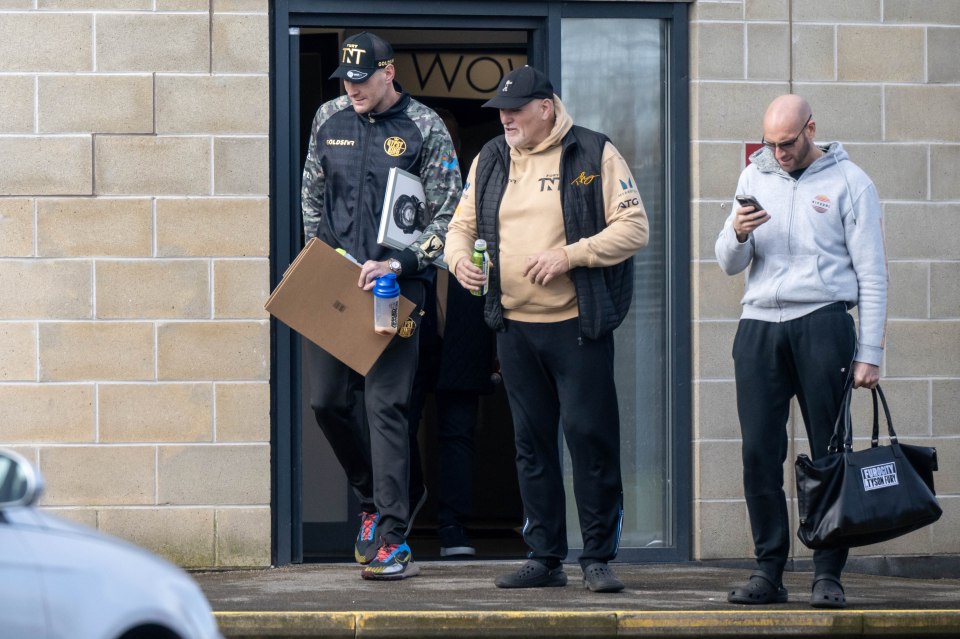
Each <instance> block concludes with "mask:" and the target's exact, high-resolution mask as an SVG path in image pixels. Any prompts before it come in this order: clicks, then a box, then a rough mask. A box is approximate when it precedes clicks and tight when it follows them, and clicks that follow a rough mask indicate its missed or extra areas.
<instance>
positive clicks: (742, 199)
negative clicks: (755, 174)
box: [737, 195, 766, 213]
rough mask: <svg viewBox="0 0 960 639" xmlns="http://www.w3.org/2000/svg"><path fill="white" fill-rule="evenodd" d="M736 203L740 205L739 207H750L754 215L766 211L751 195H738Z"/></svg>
mask: <svg viewBox="0 0 960 639" xmlns="http://www.w3.org/2000/svg"><path fill="white" fill-rule="evenodd" d="M737 202H738V203H739V204H740V206H752V207H753V211H754V213H756V212H757V211H766V209H765V208H763V206H762V205H761V204H760V202H757V198H755V197H753V196H752V195H738V196H737Z"/></svg>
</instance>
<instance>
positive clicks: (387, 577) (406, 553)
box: [360, 542, 420, 581]
mask: <svg viewBox="0 0 960 639" xmlns="http://www.w3.org/2000/svg"><path fill="white" fill-rule="evenodd" d="M419 574H420V567H419V566H418V565H416V564H415V563H413V553H412V552H411V551H410V546H408V545H407V544H406V543H402V544H388V543H385V542H384V543H382V544H381V545H380V548H379V550H378V551H377V556H376V558H374V560H373V561H371V562H370V564H369V565H367V566H366V567H365V568H364V569H363V570H361V571H360V576H361V577H363V578H364V579H381V580H384V581H392V580H397V579H406V578H407V577H414V576H416V575H419Z"/></svg>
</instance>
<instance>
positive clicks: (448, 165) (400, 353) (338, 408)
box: [301, 33, 461, 580]
mask: <svg viewBox="0 0 960 639" xmlns="http://www.w3.org/2000/svg"><path fill="white" fill-rule="evenodd" d="M395 74H396V70H395V68H394V65H393V48H392V47H391V46H390V44H388V43H387V42H386V41H385V40H383V39H382V38H379V37H378V36H376V35H374V34H371V33H360V34H357V35H354V36H352V37H350V38H347V39H346V40H345V41H344V43H343V47H342V49H341V57H340V66H339V67H338V68H337V70H336V71H334V73H333V75H332V76H331V77H335V78H341V79H342V80H343V86H344V91H345V93H346V95H344V96H340V97H339V98H336V99H334V100H331V101H330V102H327V103H325V104H324V105H322V106H321V107H320V109H319V110H318V111H317V115H316V117H315V118H314V121H313V129H312V132H311V135H310V144H309V149H308V152H307V159H306V164H305V166H304V170H303V189H302V194H301V195H302V205H303V228H304V232H305V234H306V237H307V238H308V239H309V238H313V237H318V238H320V239H321V240H323V241H324V242H325V243H327V244H329V245H330V246H332V247H334V248H343V249H345V250H346V251H347V252H348V253H350V254H351V255H353V256H355V257H356V258H357V260H359V261H360V262H362V268H361V271H360V280H359V282H358V285H359V286H360V287H362V288H364V289H367V290H369V289H372V288H373V285H374V282H375V280H376V278H378V277H380V276H381V275H385V274H387V273H391V272H392V273H395V274H396V276H397V279H398V281H399V283H400V289H401V291H402V293H403V295H404V296H405V297H407V298H408V299H410V300H411V301H413V302H415V303H416V304H417V307H418V308H420V307H421V306H422V304H423V299H424V294H425V283H426V282H427V281H428V278H430V277H432V276H433V274H432V269H429V268H428V266H429V265H430V263H431V262H432V261H433V259H434V258H436V257H437V256H439V255H440V254H441V253H442V252H443V243H444V238H445V236H446V231H447V225H448V224H449V221H450V217H451V215H452V214H453V210H454V208H455V207H456V204H457V201H458V200H459V198H460V191H461V178H460V168H459V165H458V161H457V155H456V152H455V151H454V147H453V142H452V141H451V139H450V135H449V133H448V132H447V129H446V127H445V126H444V124H443V121H442V120H441V119H440V117H439V116H437V114H436V113H434V112H433V111H432V110H430V109H429V108H427V107H426V106H424V105H423V104H421V103H419V102H417V101H416V100H414V99H412V98H411V97H410V95H409V94H408V93H406V92H405V91H404V90H403V88H402V87H400V85H399V84H397V83H396V82H395V81H394V77H395ZM392 167H399V168H401V169H403V170H405V171H407V172H409V173H412V174H414V175H418V176H419V177H420V179H421V182H422V183H423V187H424V192H425V199H426V202H425V203H424V206H425V212H426V216H425V217H426V220H427V221H428V222H427V223H426V225H425V228H423V230H422V233H421V234H420V236H419V237H418V238H417V240H415V241H414V242H413V243H412V244H411V245H410V246H409V247H407V248H406V249H404V250H402V251H397V250H393V249H389V248H385V247H383V246H380V245H379V244H378V243H377V231H378V229H379V224H380V212H381V210H382V207H383V199H384V192H385V189H386V185H387V177H388V174H389V171H390V169H391V168H392ZM371 330H372V329H371ZM418 340H419V335H418V333H417V331H415V330H413V331H410V330H403V329H401V330H400V332H399V334H398V335H397V336H396V337H394V338H393V340H392V341H391V342H390V344H389V346H388V347H387V349H386V350H385V351H384V353H383V354H382V355H381V356H380V358H379V359H378V360H377V362H376V363H375V364H374V366H373V368H371V369H370V372H369V373H368V374H367V376H366V378H364V377H361V376H360V375H358V374H357V373H355V372H354V371H352V370H351V369H350V368H348V367H347V366H346V365H345V364H343V363H341V362H340V361H338V360H337V359H335V358H334V357H332V356H331V355H329V354H328V353H326V352H325V351H323V350H322V349H320V348H318V347H316V346H314V345H312V344H308V346H307V364H308V372H309V384H310V387H309V393H310V405H311V407H312V408H313V410H314V412H315V414H316V417H317V422H318V424H319V425H320V428H321V430H323V433H324V435H326V437H327V440H328V441H329V442H330V446H331V448H332V449H333V451H334V454H335V455H336V456H337V459H338V461H339V462H340V464H341V465H342V466H343V468H344V471H345V472H346V475H347V478H348V480H349V482H350V485H351V487H352V488H353V490H354V492H355V493H356V495H357V497H358V498H359V500H360V506H361V510H362V513H361V526H360V532H359V534H358V535H357V540H356V549H355V557H356V560H357V561H358V562H359V563H360V564H363V565H364V568H363V570H362V572H361V576H362V577H363V578H364V579H389V580H393V579H404V578H406V577H412V576H414V575H416V574H417V573H418V572H419V568H418V567H417V566H416V565H415V564H414V563H413V561H412V553H411V551H410V547H409V546H408V545H407V543H406V537H407V534H408V533H409V527H410V523H411V521H412V515H411V513H410V512H409V511H410V505H409V490H408V478H409V473H410V442H409V439H408V428H407V409H408V402H409V398H410V390H411V387H412V384H413V379H414V374H415V372H416V369H417V358H418ZM358 397H363V406H358V405H357V399H356V398H358ZM364 417H365V418H366V421H367V422H368V423H369V444H367V443H366V442H365V437H364V429H363V421H364Z"/></svg>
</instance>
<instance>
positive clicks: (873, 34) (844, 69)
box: [690, 0, 960, 559]
mask: <svg viewBox="0 0 960 639" xmlns="http://www.w3.org/2000/svg"><path fill="white" fill-rule="evenodd" d="M692 16H693V19H692V24H691V43H692V49H693V50H692V52H691V69H690V71H691V78H692V83H691V95H692V104H691V132H692V138H693V143H692V166H691V172H692V178H693V180H692V183H693V193H692V198H693V212H694V220H693V221H694V224H693V229H694V232H693V238H692V254H693V269H692V270H693V282H692V287H693V291H694V299H693V308H694V315H695V319H694V326H693V334H694V358H695V361H694V375H695V380H694V381H695V393H694V397H695V400H694V411H695V441H694V452H695V456H694V458H695V467H696V484H695V494H696V502H697V503H696V509H695V512H696V521H697V524H696V531H695V542H694V544H695V553H696V555H697V556H698V557H699V558H703V559H715V558H740V557H751V556H752V546H751V542H750V535H749V523H748V521H747V516H746V507H745V505H744V502H743V498H742V494H743V490H742V486H741V473H740V472H739V470H738V465H737V464H731V463H730V462H731V461H736V460H738V459H739V454H740V453H739V451H740V441H739V427H738V424H737V417H736V406H735V398H734V384H733V362H732V359H731V356H730V351H731V347H732V341H733V335H734V332H735V330H736V326H737V318H738V317H739V312H740V308H739V298H740V295H741V294H742V289H743V278H742V277H727V276H726V275H724V274H723V273H722V272H721V271H720V268H719V267H718V266H717V264H716V261H715V258H714V251H713V246H714V241H715V239H716V236H717V233H718V232H719V230H720V228H721V226H722V225H723V221H724V219H725V218H726V216H727V215H728V214H729V212H730V201H731V199H732V195H733V188H734V186H735V185H736V181H737V176H738V175H739V172H740V170H741V169H742V167H743V166H744V162H745V153H744V144H745V142H758V141H759V139H760V136H761V133H762V131H761V118H762V116H763V112H764V110H765V109H766V106H767V104H768V103H769V102H770V100H771V99H772V98H774V97H775V96H777V95H779V94H781V93H787V92H794V93H799V94H801V95H804V96H805V97H807V98H808V99H809V100H810V102H811V104H812V106H813V112H814V117H815V118H816V120H817V139H818V140H820V141H821V142H823V141H832V140H839V141H841V142H843V143H844V146H845V147H846V148H847V149H848V151H849V153H850V155H851V158H852V159H853V160H854V161H855V162H856V163H858V164H859V165H860V166H862V167H863V168H864V169H865V170H866V171H867V173H868V174H869V175H870V176H871V177H872V178H873V180H874V182H875V183H876V185H877V188H878V190H879V192H880V197H881V199H882V201H883V211H884V218H885V225H886V238H887V249H888V259H889V267H890V297H889V312H888V323H887V354H886V360H885V362H884V366H883V368H882V374H883V381H882V383H883V387H884V389H885V391H886V394H887V396H888V398H889V400H890V402H891V410H892V412H893V417H894V424H895V426H896V427H897V429H898V432H899V433H900V434H901V435H903V436H904V439H905V440H906V441H910V442H923V443H927V444H932V445H935V446H937V448H938V450H939V453H940V458H941V464H940V471H939V473H937V476H936V482H937V488H938V493H939V494H940V496H941V503H942V505H943V507H944V516H943V518H942V520H941V521H940V522H938V523H937V524H935V525H934V526H933V527H930V528H925V529H923V530H920V531H917V532H915V533H912V534H911V535H908V536H906V537H903V538H901V539H898V540H894V541H891V542H888V543H886V544H882V545H878V546H870V547H867V548H864V549H860V550H857V551H855V553H857V554H927V553H958V552H960V537H958V536H957V535H955V534H953V532H952V531H955V530H956V528H957V526H958V525H960V470H958V468H960V466H958V465H957V463H956V460H957V458H958V457H960V420H958V415H960V284H958V282H960V239H958V238H960V126H958V125H957V122H958V121H960V65H958V63H957V60H958V59H960V2H956V1H955V0H851V1H848V2H836V1H835V0H792V1H791V0H714V1H698V2H697V3H696V4H695V5H694V6H693V7H692ZM868 398H869V394H866V393H860V394H859V395H858V396H857V402H856V404H855V407H854V411H855V413H854V414H855V415H862V416H866V415H868V414H869V413H868V412H867V411H869V410H870V408H869V400H868ZM794 408H796V407H794ZM789 429H790V433H791V434H792V435H793V437H794V438H796V439H798V440H799V442H801V445H799V446H798V447H796V448H795V449H794V448H793V447H792V448H791V450H790V453H789V455H788V460H787V465H786V466H785V471H786V478H787V491H788V494H789V495H791V496H792V495H793V494H794V490H793V479H792V477H793V466H792V464H793V459H794V458H795V457H796V454H797V453H798V452H802V451H803V450H805V435H804V431H803V424H802V421H801V420H800V417H799V411H797V410H794V411H793V417H792V419H791V423H790V425H789ZM860 432H861V434H862V429H861V431H860ZM792 513H793V517H794V519H795V518H796V506H795V504H794V505H793V507H792ZM794 525H796V523H795V522H794ZM708 531H709V532H708ZM793 548H794V550H793V552H794V553H795V555H796V556H798V557H806V556H809V551H807V550H806V549H805V548H804V547H803V546H802V545H801V544H800V543H799V542H798V541H797V540H796V539H795V538H794V544H793Z"/></svg>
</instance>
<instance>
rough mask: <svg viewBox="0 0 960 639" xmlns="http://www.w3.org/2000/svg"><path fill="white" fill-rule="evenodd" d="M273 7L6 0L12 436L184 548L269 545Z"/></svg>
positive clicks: (234, 551) (5, 276)
mask: <svg viewBox="0 0 960 639" xmlns="http://www.w3.org/2000/svg"><path fill="white" fill-rule="evenodd" d="M267 8H268V1H267V0H66V1H65V0H4V1H3V2H2V3H0V158H3V160H2V162H0V445H3V446H11V447H13V448H14V449H15V450H17V451H19V452H20V453H22V454H24V455H25V456H27V457H28V458H29V459H31V460H32V461H34V462H35V463H37V464H38V465H39V467H40V469H41V471H42V472H43V473H44V475H45V476H46V479H47V485H48V488H47V493H46V497H45V499H44V501H43V503H44V505H45V506H47V507H49V508H50V509H51V510H53V511H55V512H57V513H58V514H60V515H64V516H66V517H69V518H72V519H75V520H78V521H81V522H83V523H86V524H89V525H91V526H95V527H97V528H99V529H101V530H103V531H106V532H109V533H112V534H116V535H119V536H121V537H125V538H127V539H130V540H132V541H134V542H136V543H139V544H141V545H143V546H146V547H147V548H150V549H152V550H155V551H157V552H160V553H162V554H164V555H166V556H167V557H169V558H171V559H172V560H174V561H175V562H177V563H179V564H180V565H183V566H243V565H267V564H269V562H270V507H269V503H270V448H269V438H270V417H269V408H270V389H269V381H268V380H269V360H270V353H269V345H270V341H269V324H268V319H267V315H266V314H265V312H264V311H263V303H264V301H265V299H266V296H267V294H268V287H269V262H268V250H269V201H268V197H267V196H268V175H269V158H268V149H269V142H268V138H267V132H268V126H269V79H268V66H269V44H268V42H269V40H268V16H267Z"/></svg>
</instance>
